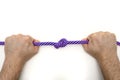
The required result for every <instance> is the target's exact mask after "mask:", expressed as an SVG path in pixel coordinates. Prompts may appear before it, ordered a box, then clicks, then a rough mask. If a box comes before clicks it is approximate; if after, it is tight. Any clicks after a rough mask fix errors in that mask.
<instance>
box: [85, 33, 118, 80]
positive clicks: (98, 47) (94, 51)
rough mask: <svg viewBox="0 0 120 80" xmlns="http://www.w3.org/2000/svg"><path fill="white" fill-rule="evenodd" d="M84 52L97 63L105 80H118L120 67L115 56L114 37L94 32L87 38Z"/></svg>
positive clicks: (109, 34)
mask: <svg viewBox="0 0 120 80" xmlns="http://www.w3.org/2000/svg"><path fill="white" fill-rule="evenodd" d="M86 39H87V40H89V43H88V44H84V45H83V48H84V50H85V51H86V52H87V53H89V54H90V55H91V56H93V57H94V58H95V59H96V60H97V61H98V63H99V65H100V67H101V70H102V73H103V76H104V79H105V80H120V65H119V59H118V56H117V45H116V37H115V35H114V34H113V33H109V32H96V33H93V34H91V35H89V36H88V37H87V38H86Z"/></svg>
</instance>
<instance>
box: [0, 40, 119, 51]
mask: <svg viewBox="0 0 120 80" xmlns="http://www.w3.org/2000/svg"><path fill="white" fill-rule="evenodd" d="M88 42H89V41H88V40H77V41H67V40H66V39H65V38H63V39H61V40H60V41H58V42H33V45H34V46H54V47H55V48H56V49H58V48H60V47H65V46H67V45H68V44H88ZM116 44H117V45H119V46H120V42H118V41H117V42H116ZM0 45H5V42H4V41H1V42H0Z"/></svg>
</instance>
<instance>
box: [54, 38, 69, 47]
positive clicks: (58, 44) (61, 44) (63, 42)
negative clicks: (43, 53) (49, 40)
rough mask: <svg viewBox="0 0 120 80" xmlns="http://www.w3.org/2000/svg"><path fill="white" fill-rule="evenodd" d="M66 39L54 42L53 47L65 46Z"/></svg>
mask: <svg viewBox="0 0 120 80" xmlns="http://www.w3.org/2000/svg"><path fill="white" fill-rule="evenodd" d="M67 42H68V41H67V40H66V39H64V38H63V39H61V40H60V41H59V42H58V43H56V44H55V45H54V47H55V48H57V49H58V48H59V47H65V46H66V45H67Z"/></svg>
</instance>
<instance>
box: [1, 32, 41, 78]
mask: <svg viewBox="0 0 120 80" xmlns="http://www.w3.org/2000/svg"><path fill="white" fill-rule="evenodd" d="M33 41H36V40H35V39H33V38H32V37H30V36H25V35H21V34H19V35H13V36H10V37H8V38H6V40H5V61H4V64H3V68H2V70H1V72H0V80H19V76H20V73H21V71H22V68H23V66H24V64H25V63H26V62H27V61H28V60H29V59H30V58H32V57H33V56H34V55H35V54H36V53H37V52H38V50H39V47H37V46H34V45H33V43H32V42H33Z"/></svg>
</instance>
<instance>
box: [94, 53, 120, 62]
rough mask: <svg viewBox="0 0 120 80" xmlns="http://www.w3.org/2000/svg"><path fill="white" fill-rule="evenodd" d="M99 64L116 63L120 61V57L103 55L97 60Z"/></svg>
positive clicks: (108, 54)
mask: <svg viewBox="0 0 120 80" xmlns="http://www.w3.org/2000/svg"><path fill="white" fill-rule="evenodd" d="M96 59H97V61H98V62H100V63H101V62H113V60H115V61H119V59H118V57H117V53H116V52H115V53H112V52H109V53H102V55H101V56H99V57H97V58H96Z"/></svg>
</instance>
